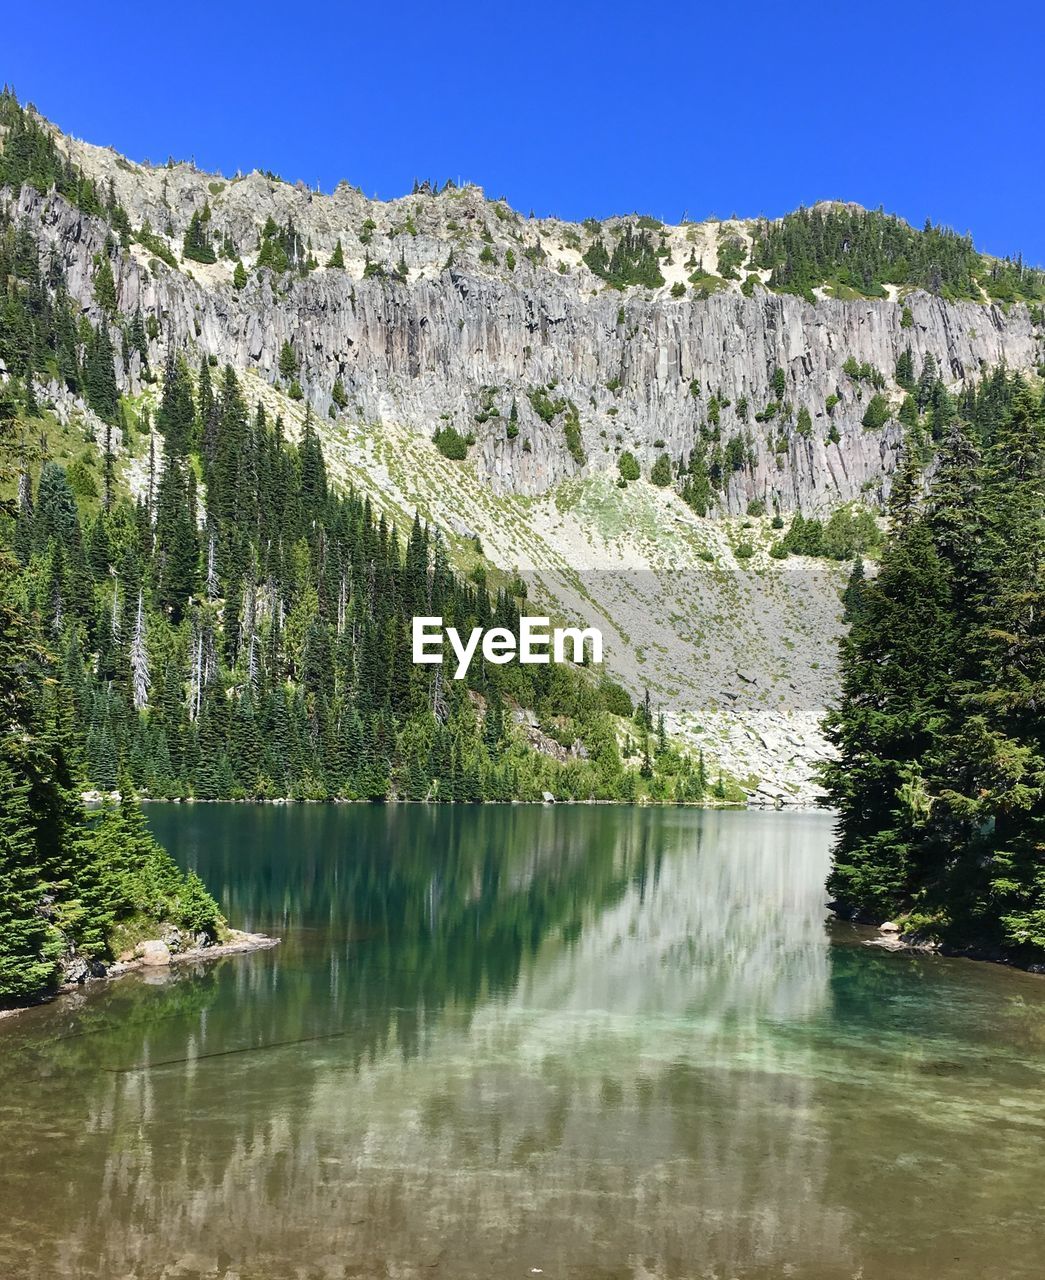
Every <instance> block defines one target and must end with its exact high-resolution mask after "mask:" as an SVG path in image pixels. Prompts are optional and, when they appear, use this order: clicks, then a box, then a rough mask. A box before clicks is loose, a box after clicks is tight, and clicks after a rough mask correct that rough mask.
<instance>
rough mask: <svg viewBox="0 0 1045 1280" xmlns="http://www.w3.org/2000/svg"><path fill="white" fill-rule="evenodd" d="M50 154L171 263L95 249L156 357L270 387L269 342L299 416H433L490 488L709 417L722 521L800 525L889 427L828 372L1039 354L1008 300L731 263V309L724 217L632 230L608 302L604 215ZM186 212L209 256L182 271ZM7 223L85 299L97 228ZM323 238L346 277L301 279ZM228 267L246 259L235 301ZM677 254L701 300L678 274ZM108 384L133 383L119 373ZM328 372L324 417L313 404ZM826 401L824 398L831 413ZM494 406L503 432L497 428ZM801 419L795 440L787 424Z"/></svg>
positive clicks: (540, 487)
mask: <svg viewBox="0 0 1045 1280" xmlns="http://www.w3.org/2000/svg"><path fill="white" fill-rule="evenodd" d="M59 141H60V145H61V147H62V148H64V149H65V150H66V151H67V153H68V154H69V155H70V157H71V158H72V159H73V160H74V162H75V163H77V164H79V165H80V166H81V167H82V168H83V170H84V171H85V172H86V173H88V174H90V175H91V176H93V177H94V178H95V179H96V180H97V181H98V182H99V183H100V185H101V186H102V187H103V188H105V189H108V188H109V187H110V186H111V189H112V191H113V192H114V193H115V195H116V197H117V198H118V200H119V202H120V203H121V204H122V206H123V207H124V208H125V209H126V210H127V212H128V214H129V217H130V220H131V223H132V224H133V226H135V227H136V228H137V227H140V226H142V225H147V226H148V227H150V228H151V230H152V232H153V233H154V235H157V236H159V237H160V238H161V239H162V240H163V241H164V243H165V244H167V245H168V246H169V247H170V250H171V251H172V253H173V254H174V256H175V257H176V259H177V260H178V266H176V267H171V266H168V265H166V264H165V263H164V262H162V261H160V260H159V259H158V258H157V257H156V256H155V255H154V254H152V253H150V252H149V250H148V249H146V248H144V247H143V246H142V245H141V244H137V243H136V244H134V245H133V246H131V248H130V249H129V250H128V251H126V252H114V251H112V242H111V240H110V242H109V251H110V252H111V256H112V259H113V269H114V274H115V275H116V278H117V289H118V296H119V303H120V307H121V309H122V310H124V311H125V312H128V313H131V312H133V311H134V310H135V309H136V308H139V307H140V308H141V310H142V312H143V314H145V315H153V316H156V317H157V319H158V320H159V321H160V324H161V330H160V335H159V338H158V340H157V345H158V347H159V348H160V349H161V350H162V348H163V347H164V345H165V343H166V341H167V340H168V337H169V338H170V339H171V340H173V341H174V343H175V344H176V345H178V346H179V347H183V348H190V349H193V350H194V351H196V352H198V353H201V354H206V355H211V356H215V357H217V358H218V359H219V360H221V361H225V360H228V361H230V362H231V363H232V364H233V365H234V366H236V367H237V368H240V369H253V370H256V371H257V372H258V373H259V374H260V375H261V376H262V377H263V378H265V379H266V380H268V381H270V382H276V381H277V379H278V362H279V355H280V351H281V349H282V347H283V344H284V343H285V342H287V341H289V342H290V343H291V344H292V346H293V349H294V352H295V356H296V359H297V361H298V365H299V368H298V372H297V378H298V381H299V384H300V386H301V388H302V390H303V392H304V395H305V397H306V399H307V400H308V401H309V402H310V403H311V404H312V405H313V406H314V408H315V410H316V412H317V414H318V416H319V417H321V418H326V417H327V415H328V413H329V414H331V415H332V416H336V417H337V418H349V419H353V420H355V421H362V422H371V423H382V422H383V423H389V422H394V423H396V424H397V425H401V426H405V427H407V428H409V429H410V430H413V431H416V432H417V433H419V434H421V435H424V436H431V435H432V433H433V430H434V429H435V428H437V427H439V426H442V425H446V424H450V425H453V426H454V427H455V428H456V429H457V430H458V431H460V432H461V434H463V435H469V434H470V435H472V436H474V437H475V445H474V447H473V448H472V450H471V456H472V458H473V459H474V463H475V467H476V470H477V473H478V475H479V476H480V477H481V478H482V479H483V480H484V481H485V482H486V483H488V484H489V485H490V486H491V488H492V489H493V491H494V492H495V493H505V494H507V493H522V494H540V493H543V492H546V491H548V490H551V489H553V488H554V487H555V486H556V485H557V484H559V483H560V482H561V481H562V480H563V479H565V478H568V477H572V476H575V475H578V474H585V475H591V474H596V473H598V472H600V471H604V470H607V469H611V470H612V469H613V467H614V465H615V459H616V457H617V456H618V454H619V453H620V452H621V450H622V449H629V450H631V451H632V452H633V453H634V454H635V455H636V456H637V457H638V459H639V461H640V463H641V464H642V465H643V468H644V470H646V469H648V467H649V466H650V465H651V464H652V462H653V460H654V459H655V458H656V457H657V456H658V455H659V454H660V453H662V452H666V453H668V454H669V456H671V457H672V458H673V459H674V460H676V461H679V460H683V459H685V458H687V457H688V455H689V452H690V450H691V449H692V448H693V446H694V443H695V442H696V440H697V438H698V435H699V432H700V428H701V426H702V425H706V423H707V421H708V416H709V412H714V413H715V415H716V416H717V417H718V419H719V421H718V431H719V434H720V437H721V439H722V440H728V439H729V438H730V437H731V436H739V437H741V439H742V440H743V442H744V446H745V451H746V465H745V466H743V467H742V468H739V469H737V470H735V471H733V472H732V473H731V474H730V475H728V477H727V479H726V482H725V483H724V485H723V491H722V493H721V496H720V498H719V502H720V508H721V510H722V511H723V512H725V513H734V514H739V513H742V512H743V511H745V510H746V508H747V505H748V503H749V502H750V500H751V499H762V500H764V501H765V502H766V504H767V506H768V507H770V508H772V507H778V508H779V509H780V510H781V511H784V512H787V511H791V510H796V509H801V510H802V511H804V512H807V513H808V512H811V511H822V510H824V509H826V508H829V507H830V506H832V505H836V504H837V503H838V502H840V501H847V500H851V499H854V498H859V497H861V496H864V497H866V498H867V499H868V500H870V501H876V500H880V499H881V498H882V497H883V496H884V493H885V492H886V491H887V488H888V483H889V476H890V473H891V472H892V470H893V467H894V465H895V459H896V454H897V449H898V446H899V443H900V439H901V433H900V431H899V429H898V428H897V426H896V425H895V424H886V425H885V426H884V427H883V428H881V429H877V430H868V429H866V428H864V427H863V426H862V418H863V416H864V412H865V409H866V405H867V401H868V398H869V395H870V389H869V387H868V386H867V384H866V382H862V381H860V380H859V379H854V378H852V377H850V376H848V375H847V374H846V372H845V371H844V369H843V366H844V365H845V363H846V361H847V360H855V361H856V362H857V364H859V365H867V366H870V367H871V368H872V369H874V370H876V371H878V372H879V373H880V374H881V375H882V376H883V377H884V378H885V379H886V380H887V382H888V383H889V384H890V386H891V388H892V389H891V391H890V392H889V394H890V397H891V399H892V400H893V402H894V406H895V404H897V403H898V401H899V394H898V392H897V390H896V388H895V385H894V384H893V375H894V370H895V367H896V361H897V358H898V357H899V356H900V354H901V353H902V352H903V351H904V350H905V348H907V347H910V349H911V352H912V356H913V359H914V365H915V368H916V369H917V368H920V367H921V365H922V362H923V361H924V359H925V357H926V356H927V355H930V354H931V355H932V356H933V358H934V359H935V361H936V363H937V365H938V367H939V368H940V369H941V370H943V371H944V373H945V376H948V377H949V378H950V379H951V380H953V382H954V383H956V384H960V383H961V382H962V381H963V380H964V379H967V378H975V377H977V376H978V375H979V373H980V372H981V370H982V369H984V368H985V367H988V366H991V365H994V364H997V363H999V362H1002V361H1004V362H1005V363H1007V364H1008V365H1009V366H1011V367H1013V368H1028V367H1031V366H1033V365H1035V364H1036V363H1037V362H1038V361H1039V360H1040V359H1041V355H1042V338H1041V332H1040V330H1039V328H1038V327H1037V326H1036V325H1035V323H1034V317H1033V316H1032V313H1031V312H1030V311H1029V310H1028V308H1027V307H1026V306H1023V305H1015V306H1011V307H1009V308H1007V309H1005V310H1003V309H1002V308H1001V307H1000V306H997V305H991V304H987V303H984V304H978V303H974V302H958V303H948V302H945V301H943V300H942V299H940V298H938V297H934V296H931V295H929V294H927V293H923V292H913V293H909V294H907V295H905V296H904V297H903V298H902V299H901V298H900V297H898V296H896V295H897V290H896V289H895V288H890V290H889V292H890V294H891V295H893V296H891V297H890V298H889V299H885V300H874V301H870V300H852V301H843V300H839V299H836V298H829V297H819V298H818V299H817V300H816V302H815V303H810V302H808V301H804V300H803V299H802V298H800V297H797V296H793V295H787V294H777V293H773V292H770V291H768V290H767V289H765V288H763V287H760V286H757V285H756V286H754V287H753V288H752V287H751V283H753V279H752V275H753V276H754V277H758V278H762V277H765V276H767V275H768V272H765V271H763V272H754V273H749V281H750V282H751V283H749V286H748V291H749V293H750V296H745V294H744V293H742V292H741V290H740V285H739V282H738V281H729V280H727V279H724V278H722V277H717V276H716V275H715V271H716V268H717V266H718V255H719V252H720V246H721V245H722V243H723V241H724V237H728V238H730V239H732V240H733V241H736V242H742V243H749V242H750V239H751V235H752V227H751V224H747V223H743V222H730V223H704V224H686V225H683V226H680V227H666V226H662V225H661V224H659V223H658V224H653V225H654V227H655V230H654V232H653V233H652V234H653V236H654V237H655V238H656V240H657V243H658V245H659V252H660V254H661V257H660V270H661V273H662V275H663V278H664V285H663V286H661V287H659V288H657V289H646V288H638V287H632V288H627V289H624V290H617V289H613V288H610V287H608V286H607V285H606V284H605V282H604V281H603V280H601V279H599V277H597V276H596V275H594V274H593V273H592V271H591V270H590V269H589V268H588V266H587V265H586V264H585V262H584V260H583V251H584V250H585V248H586V247H589V246H590V245H591V243H592V242H593V238H594V237H595V236H601V235H602V234H604V232H607V231H608V232H609V234H611V235H612V234H613V233H614V231H615V230H619V224H620V222H621V221H622V220H617V222H616V223H610V224H583V225H577V224H569V223H564V222H559V221H557V220H554V219H534V218H529V219H527V218H523V217H521V216H520V215H519V214H517V213H516V212H514V211H513V210H511V209H509V208H508V207H507V205H505V204H504V203H503V202H501V201H491V200H487V199H486V198H485V197H484V196H483V194H482V192H481V191H479V190H478V189H477V188H474V187H467V188H463V189H450V190H445V191H442V192H440V193H438V194H435V193H432V192H431V191H428V190H427V189H426V190H423V191H420V192H418V193H416V194H414V195H412V196H409V197H405V198H403V199H400V200H395V201H391V202H381V201H376V200H368V199H366V198H364V197H363V196H362V194H361V193H359V192H358V191H357V190H355V189H354V188H351V187H349V186H347V184H342V185H341V186H339V187H338V189H337V190H336V191H335V192H334V193H333V194H331V195H321V194H319V193H317V192H313V191H311V190H309V189H308V188H306V187H305V186H303V185H302V184H297V185H292V184H290V183H286V182H282V181H280V180H279V179H277V178H275V177H274V176H271V175H268V176H266V175H262V174H259V173H252V174H250V175H248V176H245V177H240V176H237V177H236V178H233V179H232V180H226V179H224V178H222V177H219V176H216V175H213V174H204V173H200V172H198V171H196V170H195V168H193V167H192V166H191V165H186V164H172V165H170V166H169V167H163V168H157V167H150V166H147V165H137V164H132V163H131V162H129V161H127V160H125V159H124V158H122V157H120V156H118V155H116V154H115V153H114V152H111V151H108V150H103V149H100V148H97V147H93V146H88V145H87V144H84V143H80V142H76V141H74V140H72V139H67V138H64V137H60V138H59ZM194 214H195V215H198V216H202V217H203V218H204V227H205V230H206V234H207V235H208V237H209V239H210V241H211V242H212V243H213V244H214V245H215V246H223V247H224V248H225V249H226V251H227V253H228V255H229V256H226V257H219V258H218V260H217V261H216V262H215V263H213V264H200V263H197V262H193V261H187V260H185V259H184V258H183V256H182V254H181V246H182V239H183V236H184V233H185V231H186V229H187V228H188V226H189V224H190V221H191V219H192V218H193V216H194ZM19 217H20V218H21V219H23V220H25V221H26V222H27V223H28V224H29V225H30V226H31V227H33V228H34V229H36V230H37V231H38V234H39V235H40V237H41V239H42V240H43V241H44V242H45V243H47V244H49V245H50V246H52V247H53V248H54V249H55V250H56V251H57V252H58V254H59V255H60V257H61V258H62V260H63V262H64V265H65V268H66V272H67V276H68V280H69V284H70V289H71V291H72V292H73V295H74V297H76V298H77V299H78V300H79V301H80V302H81V303H82V305H83V306H84V307H85V309H87V310H91V309H92V308H94V306H95V303H94V297H93V292H92V280H93V276H94V272H95V270H96V264H97V261H98V255H99V254H102V253H105V252H106V251H107V250H106V227H105V226H104V224H103V223H101V222H100V221H97V220H92V219H89V218H86V217H85V216H84V215H82V214H81V213H79V211H77V210H75V209H72V208H70V207H69V206H68V205H66V204H65V202H64V201H62V200H61V199H60V198H58V197H54V196H51V197H48V196H43V195H41V196H38V195H36V194H35V193H33V192H31V191H28V190H27V191H24V192H23V195H22V199H21V201H20V205H19ZM639 221H640V222H650V221H651V220H639ZM634 222H635V220H631V223H632V224H633V223H634ZM266 228H268V229H269V230H270V231H271V230H272V229H273V228H279V229H281V231H283V232H284V233H285V231H286V229H288V228H292V229H293V232H292V235H291V236H290V244H291V253H290V265H291V268H292V269H291V270H289V271H288V272H286V273H284V274H280V273H275V272H273V271H271V270H268V269H261V270H258V269H256V268H255V264H256V263H257V261H258V257H259V250H260V247H261V245H262V244H263V242H264V237H265V233H266ZM284 239H285V240H286V235H285V236H284ZM339 245H340V246H341V256H342V258H343V261H344V264H345V265H344V267H343V268H342V267H328V266H324V265H322V264H324V263H327V262H328V261H329V260H330V258H331V256H332V255H333V254H334V253H335V250H336V248H337V246H339ZM235 261H239V262H241V263H242V264H243V265H244V267H245V268H246V283H245V284H244V285H243V287H241V288H239V289H237V288H235V287H234V284H233V272H234V263H235ZM694 264H699V268H700V271H701V273H702V276H701V278H702V279H706V280H709V281H711V283H712V288H713V291H711V292H709V290H708V289H707V288H706V287H705V288H704V289H702V290H699V291H698V290H697V289H695V288H693V287H691V286H690V285H688V284H687V283H686V282H687V281H688V280H689V279H690V278H691V268H692V266H693V265H694ZM295 266H296V267H299V268H300V269H299V270H296V269H294V267H295ZM306 266H307V268H308V269H307V270H306V269H305V268H306ZM818 292H820V293H822V292H823V291H822V290H821V291H818ZM674 294H681V295H682V296H674ZM704 295H707V296H704ZM157 354H159V352H158V353H157ZM153 364H154V367H155V366H156V365H157V364H158V361H157V360H154V361H153ZM778 368H779V369H782V370H783V372H784V375H785V388H786V389H785V392H784V396H783V397H782V398H781V400H782V403H784V404H786V408H787V412H786V413H778V414H775V415H774V416H773V417H772V418H769V419H767V420H766V421H763V422H759V421H756V415H758V416H760V417H761V416H762V414H761V412H760V411H762V410H764V409H765V408H766V407H767V406H771V405H772V404H773V403H775V402H776V400H777V398H778V397H777V392H776V390H775V389H774V386H773V377H774V372H775V371H776V370H777V369H778ZM129 376H130V381H131V383H132V384H133V382H134V378H135V371H134V370H133V369H132V370H131V373H130V375H129ZM339 380H340V384H341V387H343V389H344V393H345V396H344V399H345V400H346V401H347V403H346V404H345V405H344V407H343V408H342V409H338V408H335V407H334V406H333V402H332V395H333V394H334V388H335V384H336V383H338V381H339ZM546 387H553V388H554V396H553V397H551V398H552V399H553V400H554V401H557V402H559V403H560V404H561V403H565V404H566V405H568V406H569V408H568V409H567V410H566V413H571V412H572V413H573V415H574V418H575V421H576V423H577V426H578V428H579V434H580V448H578V447H577V446H576V443H574V446H573V448H572V449H571V447H570V442H569V440H568V436H567V432H566V430H564V416H565V414H564V413H563V412H560V413H559V414H557V415H555V416H553V417H551V419H550V420H548V421H545V420H543V419H542V418H541V417H539V416H538V414H537V413H536V412H535V411H534V408H533V406H532V404H531V398H532V393H533V392H534V391H535V390H536V389H538V388H546ZM829 397H832V398H833V397H837V401H833V402H832V404H831V410H830V416H829V414H828V404H829ZM712 400H714V401H715V408H714V410H713V411H712V410H711V408H710V406H711V402H712ZM513 403H514V405H515V409H516V416H517V425H518V431H517V433H516V434H514V435H512V434H510V433H509V432H508V430H507V429H506V426H507V422H508V419H509V415H510V412H511V406H512V404H513ZM802 408H805V409H807V410H808V411H809V415H810V421H811V424H812V429H811V430H810V431H807V432H806V433H802V432H800V431H799V430H798V429H797V427H796V422H797V418H798V414H799V412H800V410H801V409H802ZM545 417H548V415H547V414H545Z"/></svg>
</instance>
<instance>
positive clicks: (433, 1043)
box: [0, 805, 1045, 1280]
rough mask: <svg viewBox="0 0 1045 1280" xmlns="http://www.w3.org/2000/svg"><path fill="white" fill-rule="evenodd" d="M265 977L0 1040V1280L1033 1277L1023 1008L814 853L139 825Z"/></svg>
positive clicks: (175, 984)
mask: <svg viewBox="0 0 1045 1280" xmlns="http://www.w3.org/2000/svg"><path fill="white" fill-rule="evenodd" d="M148 814H149V818H150V821H151V822H152V824H153V826H154V828H155V829H156V831H157V833H158V834H159V835H160V837H161V838H162V839H163V840H164V841H165V843H166V844H167V845H168V847H169V848H170V849H171V850H172V852H173V853H174V854H175V855H176V856H177V857H178V859H179V861H180V862H182V863H183V864H184V865H191V866H194V867H196V869H197V870H199V871H200V873H201V874H202V875H203V876H204V878H205V879H206V880H207V882H208V883H209V884H210V885H211V886H212V887H213V888H214V889H215V890H216V891H217V892H219V893H220V894H221V896H222V898H223V901H224V902H225V904H226V906H227V909H228V913H229V916H230V918H231V919H232V921H233V922H234V923H235V924H237V925H239V926H241V927H245V928H249V929H259V930H267V931H274V932H276V933H277V934H278V935H279V936H281V937H282V939H283V942H282V945H281V946H280V947H278V948H276V949H275V950H274V951H268V952H261V953H257V954H255V955H250V956H238V957H231V958H228V959H225V960H220V961H216V962H213V963H212V964H210V965H205V966H199V967H197V968H195V969H191V970H190V969H184V968H181V969H174V970H171V971H170V972H169V973H167V972H166V971H164V972H163V973H162V974H160V973H151V974H149V975H148V976H132V977H128V978H125V979H122V980H120V981H119V982H116V983H112V984H109V985H107V986H105V987H103V988H101V989H99V990H95V991H92V992H91V993H90V994H88V995H86V996H82V997H74V998H70V999H68V1000H64V1001H59V1002H57V1003H55V1004H52V1005H50V1006H47V1007H44V1008H40V1009H35V1010H31V1011H29V1012H28V1013H26V1014H24V1015H21V1016H20V1017H18V1018H16V1019H12V1020H8V1021H6V1022H0V1067H2V1069H3V1077H4V1084H3V1088H2V1089H0V1277H2V1278H3V1280H8V1278H11V1280H14V1278H15V1277H18V1278H19V1280H21V1278H22V1277H26V1278H29V1280H38V1278H39V1280H48V1278H49V1277H68V1276H82V1277H105V1280H122V1278H123V1277H159V1276H164V1277H168V1276H169V1277H192V1276H208V1277H212V1276H221V1277H226V1276H227V1277H229V1280H232V1278H233V1277H238V1278H239V1280H290V1278H298V1277H301V1278H304V1277H308V1278H313V1277H315V1278H316V1280H319V1278H324V1280H325V1278H326V1277H349V1276H392V1277H407V1276H420V1275H424V1276H431V1277H436V1278H438V1277H441V1276H446V1277H451V1276H452V1277H465V1278H468V1277H507V1276H519V1277H526V1276H531V1275H537V1274H541V1275H543V1276H545V1277H548V1278H549V1280H552V1278H554V1277H584V1278H588V1277H590V1278H592V1280H594V1278H596V1277H598V1278H600V1280H604V1278H608V1277H632V1276H635V1277H660V1276H663V1277H699V1278H701V1280H712V1278H713V1280H730V1278H748V1277H759V1278H760V1280H761V1278H765V1280H769V1278H770V1277H772V1278H773V1280H778V1278H779V1277H793V1278H795V1280H806V1278H812V1277H816V1278H818V1280H820V1278H827V1277H831V1278H834V1277H861V1278H863V1280H921V1278H923V1277H924V1278H926V1280H928V1277H932V1278H933V1280H950V1278H952V1277H953V1278H955V1280H958V1278H960V1280H972V1278H973V1277H975V1278H977V1280H993V1278H997V1280H1018V1278H1020V1277H1031V1276H1034V1277H1039V1276H1041V1274H1042V1271H1043V1267H1045V1264H1043V1262H1042V1257H1043V1246H1045V1230H1043V1228H1042V1223H1041V1219H1042V1213H1041V1189H1042V1185H1043V1174H1045V1160H1043V1154H1042V1153H1043V1151H1045V1090H1043V1085H1045V980H1042V979H1040V978H1034V977H1030V976H1028V975H1025V974H1020V973H1013V972H1009V971H1006V970H1003V969H1000V968H997V967H995V966H989V965H977V964H974V963H971V962H966V961H948V960H942V959H939V958H934V957H916V956H908V955H893V954H888V953H884V952H881V951H878V950H874V949H869V948H867V947H864V946H862V945H861V935H860V934H859V933H858V932H857V931H855V930H853V929H852V928H850V927H849V926H841V925H837V924H830V925H829V924H828V923H827V918H826V913H825V910H824V901H825V894H824V892H823V889H822V884H823V879H824V875H825V872H826V869H827V862H828V848H829V840H830V822H829V820H828V819H827V818H826V817H823V816H820V815H793V814H792V815H788V814H769V813H746V812H721V813H714V812H707V813H705V812H700V811H696V810H672V809H641V810H640V809H628V808H613V807H595V808H564V807H556V808H540V807H533V808H531V807H493V806H490V807H485V808H479V807H477V808H470V807H468V808H455V809H439V808H428V807H422V806H399V807H388V808H369V807H360V806H344V807H337V808H320V807H311V806H308V807H257V808H253V807H247V806H231V805H229V806H217V805H209V806H202V805H201V806H196V807H188V806H182V807H178V806H152V807H150V808H149V810H148Z"/></svg>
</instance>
